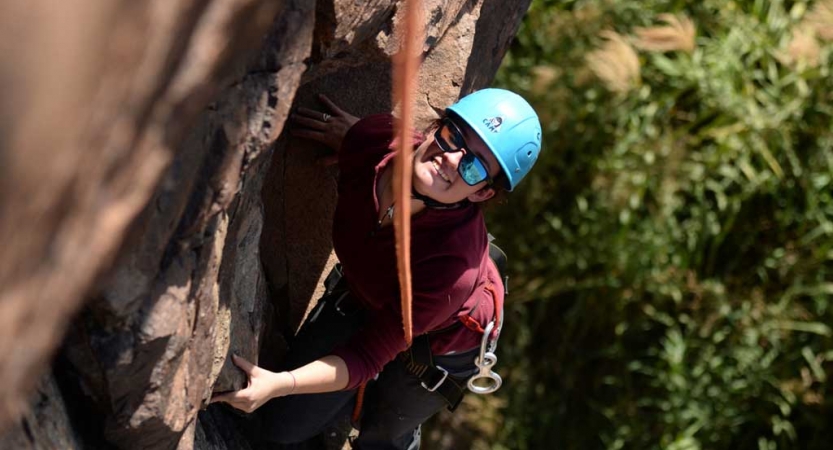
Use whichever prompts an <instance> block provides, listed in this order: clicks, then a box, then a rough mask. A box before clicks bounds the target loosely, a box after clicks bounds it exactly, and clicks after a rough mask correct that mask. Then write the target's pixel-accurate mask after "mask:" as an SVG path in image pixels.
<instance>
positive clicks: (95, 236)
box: [0, 0, 529, 450]
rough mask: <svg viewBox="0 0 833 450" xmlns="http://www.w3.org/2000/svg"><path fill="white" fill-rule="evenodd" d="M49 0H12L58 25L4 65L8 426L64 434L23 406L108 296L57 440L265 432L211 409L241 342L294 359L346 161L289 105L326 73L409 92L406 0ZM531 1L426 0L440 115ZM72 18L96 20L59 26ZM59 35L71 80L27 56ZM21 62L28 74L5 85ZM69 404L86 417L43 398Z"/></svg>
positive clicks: (345, 95) (1, 26)
mask: <svg viewBox="0 0 833 450" xmlns="http://www.w3.org/2000/svg"><path fill="white" fill-rule="evenodd" d="M29 3H30V4H31V5H32V6H33V7H32V8H31V9H29V10H26V9H24V8H22V7H18V6H17V5H16V4H14V2H12V4H3V5H2V6H0V30H6V29H10V30H11V31H10V32H18V33H22V32H31V33H33V35H35V36H41V37H42V39H41V40H40V41H38V40H37V39H36V40H33V41H32V42H30V43H29V44H26V45H31V46H32V47H31V48H29V47H26V48H24V49H15V51H13V52H10V56H9V58H8V61H11V62H13V63H14V62H19V63H20V64H18V66H15V67H19V68H18V69H14V70H12V69H9V68H8V67H12V66H11V65H9V66H8V67H7V66H6V65H3V66H0V94H3V95H0V242H3V243H6V242H13V244H14V245H10V246H7V248H5V249H4V253H3V254H2V256H0V321H2V323H0V325H2V327H0V330H2V331H0V380H2V381H3V382H4V387H3V390H2V391H0V429H2V427H3V426H4V425H5V426H7V427H11V428H10V432H9V433H8V434H7V435H6V436H4V437H3V438H2V439H18V440H19V439H24V440H25V439H28V440H29V442H30V443H32V442H34V444H32V445H33V446H34V447H31V448H43V447H47V448H48V447H50V445H49V444H43V445H40V446H39V444H37V442H36V441H38V440H39V439H46V438H40V437H37V436H40V435H37V436H35V434H32V433H30V432H27V431H26V429H27V428H26V427H25V426H22V425H20V424H21V423H23V422H17V424H18V425H14V422H12V420H13V417H21V416H20V414H21V411H22V406H21V405H24V404H25V403H26V402H25V401H24V400H25V397H22V396H21V395H20V394H19V393H20V392H27V390H28V391H29V392H31V389H33V386H34V384H35V383H33V382H32V381H31V380H37V376H38V374H39V373H40V372H41V371H43V369H44V367H45V365H46V361H47V360H48V357H49V354H50V352H52V351H53V350H54V348H55V346H56V343H57V342H58V340H59V338H60V336H61V333H63V332H64V330H65V329H66V326H67V324H68V323H69V319H70V317H71V316H72V313H73V312H74V311H75V310H76V309H77V308H78V307H79V305H80V304H81V302H82V299H86V300H87V302H86V305H85V307H84V308H83V310H82V311H81V312H80V314H78V315H77V316H75V319H74V320H73V321H72V322H71V324H70V327H69V330H70V331H69V333H68V334H67V335H66V337H65V338H64V342H63V346H62V347H61V350H60V353H59V356H60V358H59V361H60V363H59V364H57V365H56V367H55V373H56V376H57V377H58V380H59V381H60V383H59V385H60V386H61V391H62V392H64V393H65V394H67V393H68V394H71V398H72V400H71V401H72V403H73V405H74V407H73V408H71V409H70V412H69V413H70V414H82V415H87V416H89V417H88V418H89V419H91V420H92V423H93V424H95V426H87V427H82V428H79V427H78V426H74V425H73V424H72V423H70V421H69V420H64V421H63V422H61V423H62V424H64V425H62V428H61V427H53V429H55V430H63V431H56V433H57V434H59V435H62V436H64V438H66V439H67V440H66V442H68V444H67V446H57V447H56V448H75V447H72V445H77V444H73V442H80V439H83V440H84V441H85V442H92V443H95V445H96V446H98V447H101V448H106V447H114V448H154V449H156V448H159V449H165V448H169V449H174V448H176V449H182V450H187V449H192V448H200V449H225V448H244V449H245V448H251V449H252V450H257V449H258V446H257V444H255V443H253V442H254V441H253V440H251V439H250V438H251V436H245V433H244V432H239V431H232V430H230V428H231V424H233V423H234V418H233V416H232V417H231V418H230V417H229V416H227V415H218V414H217V413H216V408H213V407H212V408H209V409H208V410H204V411H202V412H200V410H201V409H202V408H204V407H205V402H206V401H207V400H208V399H209V397H210V395H211V393H212V391H213V392H222V391H228V390H235V389H240V388H242V387H244V386H245V383H246V378H245V375H244V374H243V373H242V372H241V371H240V370H239V369H237V368H236V367H234V366H233V364H232V363H231V360H230V354H231V353H237V354H239V355H241V356H244V357H246V358H247V359H249V360H251V361H254V362H259V363H260V364H261V365H264V366H266V367H270V366H274V364H275V363H277V362H279V360H280V357H281V354H282V353H283V351H285V347H286V344H285V338H286V337H288V336H290V335H291V334H292V333H294V332H295V330H296V329H297V327H298V325H299V324H300V323H301V321H302V320H303V317H304V315H305V314H306V312H307V309H308V308H309V306H310V305H311V301H312V300H314V299H315V298H317V297H318V296H319V295H320V293H321V287H320V286H321V281H322V279H323V278H324V277H325V276H326V274H327V273H328V271H329V269H330V268H331V267H332V265H333V264H334V263H335V258H334V256H333V254H332V250H331V248H332V247H331V241H330V239H331V238H330V236H331V227H332V221H331V217H332V215H333V211H334V207H335V186H336V180H337V171H336V169H335V168H333V167H322V166H321V165H319V164H317V160H318V159H319V158H320V157H321V156H323V155H324V154H325V153H326V150H325V149H323V148H321V147H320V146H318V145H315V144H314V143H311V142H308V141H301V140H298V139H293V138H291V137H290V136H289V135H288V133H282V131H283V129H284V123H285V121H286V120H287V116H288V114H289V111H290V108H291V107H292V106H293V105H295V106H298V105H303V106H306V107H311V108H317V109H321V108H322V107H323V106H322V105H321V104H319V103H318V102H317V100H316V96H317V95H318V94H320V93H324V94H326V95H328V96H329V97H330V98H331V99H333V100H334V101H335V102H336V103H337V104H339V105H340V106H342V107H343V108H344V109H346V110H347V111H349V112H351V113H353V114H355V115H358V116H362V115H366V114H370V113H377V112H386V111H390V110H392V109H394V108H393V106H392V105H391V97H390V88H391V80H390V76H391V75H390V73H391V70H390V59H391V56H392V55H393V54H394V53H395V52H396V50H397V48H398V42H397V39H396V36H397V32H396V31H397V29H398V27H399V26H400V21H401V16H402V4H403V3H404V2H403V1H401V0H372V1H366V2H356V1H352V0H318V1H317V2H312V1H309V0H280V1H276V0H164V1H162V0H153V1H148V2H138V3H137V2H131V1H128V0H121V1H117V2H110V3H108V6H107V7H102V6H100V5H99V6H95V5H91V4H89V3H90V2H87V3H88V4H85V5H73V6H71V7H70V6H69V5H67V6H55V5H54V4H53V3H52V2H45V1H43V0H32V1H31V2H29ZM59 3H61V5H63V3H62V2H59ZM82 3H83V2H82ZM92 3H95V2H92ZM528 5H529V1H528V0H525V1H521V2H514V3H512V2H500V1H497V0H426V1H425V2H423V6H424V8H425V11H424V17H425V21H426V39H425V43H424V46H423V51H424V64H423V68H422V72H421V76H420V87H419V95H418V103H417V121H418V125H424V124H426V123H428V121H430V120H432V119H433V118H435V117H437V113H438V112H439V111H441V110H442V109H443V108H444V107H445V106H447V105H448V104H450V103H452V102H453V101H454V100H456V98H457V97H458V96H459V95H460V94H461V93H466V92H468V91H471V90H474V89H478V88H481V87H484V86H485V85H487V84H488V83H489V82H490V81H491V79H492V77H493V76H494V73H495V71H496V70H497V67H498V64H499V62H500V60H501V59H502V57H503V54H504V52H505V49H506V47H507V46H508V44H509V40H510V39H511V37H512V36H513V35H514V33H515V31H516V30H517V27H518V25H519V23H520V19H521V17H522V15H523V13H524V11H525V10H526V9H527V7H528ZM20 16H26V17H27V19H28V20H29V21H30V22H31V24H33V26H32V27H31V30H28V29H27V30H24V29H22V28H21V27H20V25H19V24H15V23H14V21H13V20H11V21H10V20H9V17H20ZM273 18H275V19H274V20H273ZM64 23H71V24H76V25H79V26H81V28H83V30H81V31H79V30H77V29H75V28H74V27H72V29H71V30H63V31H61V33H63V34H61V33H58V34H55V33H57V32H55V31H53V30H51V29H50V27H57V28H56V29H57V30H59V31H60V30H61V27H60V26H59V25H60V24H64ZM5 25H9V26H10V28H5ZM4 32H5V31H0V37H3V36H4ZM69 38H72V39H69ZM64 41H67V42H69V43H70V44H71V48H70V49H69V50H65V51H69V53H67V54H64V53H61V52H60V51H59V50H60V45H59V44H60V43H62V42H64ZM6 42H7V41H3V40H2V39H0V49H2V50H5V48H4V47H3V46H4V45H7V44H6ZM37 45H51V46H53V47H49V48H50V49H53V48H54V49H58V50H53V51H54V52H55V54H56V55H57V56H56V57H55V59H54V60H53V64H55V65H56V66H55V67H51V68H50V70H49V71H48V72H49V73H55V72H60V71H61V70H64V69H66V70H67V77H66V79H63V80H61V83H62V84H61V85H60V86H59V85H57V84H55V83H57V82H56V81H55V80H53V78H54V77H49V76H45V75H43V73H45V72H46V71H43V69H42V67H40V66H38V65H37V64H36V62H37V61H35V62H32V61H31V58H28V57H27V55H31V54H35V53H36V50H39V48H38V47H36V46H37ZM258 46H260V50H259V51H250V50H248V49H255V50H256V49H257V48H258ZM24 50H25V51H24ZM4 54H5V52H4ZM70 56H71V57H70ZM79 61H82V62H87V63H88V64H81V63H79ZM41 63H42V61H41ZM30 66H31V67H30ZM39 69H40V70H39ZM59 69H60V70H59ZM7 81H9V83H11V82H15V84H21V86H23V88H21V89H17V90H15V91H14V92H11V91H10V92H8V94H9V96H5V94H6V93H7V92H6V91H7V90H8V89H6V88H7V87H8V85H9V83H7ZM39 83H40V84H39ZM63 86H67V87H68V88H70V91H66V90H65V89H64V87H63ZM44 92H46V93H49V95H50V96H49V97H44V96H43V95H45V94H44ZM19 104H26V105H27V107H26V108H24V109H23V110H18V109H15V108H14V106H16V105H19ZM56 111H57V112H56ZM58 112H60V113H61V114H58ZM9 130H12V131H14V132H7V131H9ZM45 151H49V152H50V153H49V154H48V155H47V154H45V153H44V152H45ZM82 151H83V153H82ZM27 152H29V153H27ZM82 155H83V156H88V158H82ZM33 158H35V159H33ZM43 180H50V181H49V182H48V183H47V182H44V181H43ZM12 186H13V187H14V189H12V188H11V187H12ZM13 233H14V237H15V239H12V236H13ZM47 301H48V302H49V303H48V307H47V306H45V305H47V303H46V302H47ZM24 340H25V342H27V344H31V345H27V347H26V351H25V352H23V351H20V350H19V349H20V347H17V346H15V343H17V342H24ZM32 349H34V350H35V351H32ZM20 368H23V369H20ZM50 389H53V390H54V388H50ZM50 398H51V395H50ZM54 398H56V399H57V398H60V396H55V397H54ZM47 409H49V410H51V411H56V412H55V414H56V415H57V416H59V417H64V418H66V416H67V412H66V411H65V410H61V409H56V407H55V406H52V405H47V404H45V403H43V402H40V403H37V402H36V403H35V408H34V409H33V411H35V413H34V414H39V412H40V411H46V410H47ZM198 413H199V414H198ZM26 417H27V418H30V419H27V420H29V422H27V423H30V424H31V423H34V422H32V420H31V417H35V416H31V415H30V416H26ZM198 417H199V418H198ZM29 428H31V425H30V426H29ZM21 433H22V434H21ZM64 433H65V434H64ZM76 435H77V437H76ZM32 436H35V437H32ZM335 436H336V437H335V438H333V439H330V440H329V441H327V442H326V444H324V445H325V446H326V448H338V447H340V445H341V444H342V443H343V442H344V435H343V434H339V433H336V435H335ZM325 441H326V439H325ZM336 441H338V442H336ZM0 442H15V443H17V442H24V441H11V440H9V441H0ZM43 442H46V441H43ZM21 445H23V444H21ZM21 448H29V447H25V446H24V447H21ZM293 448H298V447H293Z"/></svg>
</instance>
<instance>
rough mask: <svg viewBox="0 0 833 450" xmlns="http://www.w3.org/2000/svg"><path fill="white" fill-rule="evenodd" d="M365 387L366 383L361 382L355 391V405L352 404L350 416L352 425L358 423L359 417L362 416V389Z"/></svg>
mask: <svg viewBox="0 0 833 450" xmlns="http://www.w3.org/2000/svg"><path fill="white" fill-rule="evenodd" d="M366 387H367V383H362V384H360V385H359V390H358V392H356V404H355V406H353V415H352V416H350V418H351V419H352V420H353V424H354V425H358V424H359V419H361V418H362V406H363V405H364V390H365V388H366ZM342 417H344V416H342Z"/></svg>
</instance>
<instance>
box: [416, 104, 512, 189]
mask: <svg viewBox="0 0 833 450" xmlns="http://www.w3.org/2000/svg"><path fill="white" fill-rule="evenodd" d="M448 120H451V121H452V123H453V125H456V127H457V129H458V130H459V132H460V134H461V136H462V139H463V145H462V147H463V150H461V151H458V152H444V151H443V150H442V148H440V146H439V145H438V144H437V141H436V139H435V138H434V136H435V134H434V133H433V132H432V133H430V135H429V136H428V138H427V139H426V140H425V142H423V143H422V145H420V146H419V147H418V148H417V150H416V151H415V152H414V177H413V185H414V189H416V191H417V192H419V193H420V194H423V195H427V196H428V197H431V198H432V199H434V200H436V201H438V202H442V203H457V202H459V201H462V200H464V199H468V200H469V201H472V202H482V201H485V200H488V199H490V198H492V196H494V194H495V191H494V188H491V187H489V186H488V183H487V181H485V180H484V181H481V182H480V183H477V184H475V185H474V186H470V185H469V184H468V183H466V182H465V180H463V178H462V177H461V176H460V173H459V172H458V170H457V169H458V167H459V165H460V162H461V159H462V158H463V157H464V156H466V154H467V153H468V152H471V153H473V154H474V156H476V157H477V158H478V159H479V160H480V161H481V162H482V165H483V167H484V168H485V169H486V170H487V171H488V173H489V176H490V177H491V178H494V177H496V176H497V175H498V174H499V173H500V165H499V164H498V162H497V159H495V156H494V155H493V154H492V152H491V151H490V150H489V148H488V147H487V146H486V144H485V143H484V142H483V140H481V139H480V137H479V136H477V134H476V133H475V132H474V131H473V130H472V129H471V128H469V127H468V126H467V125H466V124H465V122H462V121H460V120H452V119H448ZM444 126H449V125H444ZM444 131H448V130H444ZM444 135H447V133H444ZM452 145H453V144H452ZM446 147H448V145H447V144H446ZM484 188H486V189H484Z"/></svg>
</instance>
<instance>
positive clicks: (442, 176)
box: [431, 160, 451, 183]
mask: <svg viewBox="0 0 833 450" xmlns="http://www.w3.org/2000/svg"><path fill="white" fill-rule="evenodd" d="M431 165H432V166H434V170H436V171H437V173H438V174H440V178H442V179H443V180H445V181H446V182H447V183H451V179H450V178H448V175H446V174H445V172H443V170H442V169H441V168H440V165H439V164H437V161H436V160H431Z"/></svg>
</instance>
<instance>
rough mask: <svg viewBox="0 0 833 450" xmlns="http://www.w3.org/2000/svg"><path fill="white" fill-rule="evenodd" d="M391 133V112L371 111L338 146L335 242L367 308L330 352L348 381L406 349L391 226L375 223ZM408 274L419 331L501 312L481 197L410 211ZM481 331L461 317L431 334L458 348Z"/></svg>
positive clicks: (439, 344) (474, 341)
mask: <svg viewBox="0 0 833 450" xmlns="http://www.w3.org/2000/svg"><path fill="white" fill-rule="evenodd" d="M392 137H393V118H392V117H391V116H390V115H375V116H369V117H367V118H365V119H362V120H361V121H359V122H358V123H356V124H355V125H354V126H353V127H352V128H351V129H350V131H349V132H348V133H347V135H346V136H345V139H344V142H343V143H342V147H341V149H340V151H339V170H340V176H339V182H338V204H337V206H336V212H335V219H334V224H333V245H334V247H335V252H336V255H337V256H338V259H339V260H340V262H341V264H342V267H343V269H344V276H345V277H346V280H347V283H348V285H349V287H350V289H351V291H352V292H353V294H354V295H355V296H356V297H357V299H358V300H359V301H360V302H361V303H362V304H363V305H364V306H365V308H366V309H367V310H368V311H369V314H370V317H369V320H368V321H367V322H366V325H365V326H364V328H363V329H362V330H361V331H360V332H359V333H357V335H355V336H354V337H353V338H352V339H351V340H350V341H349V342H348V343H347V344H346V345H343V346H341V347H339V348H337V349H336V350H335V351H334V352H333V353H334V354H335V355H337V356H340V357H341V358H342V359H344V361H345V362H346V364H347V368H348V370H349V373H350V381H349V383H348V386H347V389H352V388H354V387H356V386H358V385H359V384H361V383H362V382H364V381H367V380H368V379H370V378H372V377H373V376H375V375H376V374H377V373H378V372H380V371H381V370H382V367H384V365H385V364H387V363H388V362H389V361H391V360H392V359H393V358H394V357H396V355H397V354H399V353H400V352H402V351H404V350H406V349H407V345H406V343H405V335H404V332H403V327H402V313H401V306H400V296H399V281H398V278H397V267H396V250H395V248H396V244H395V240H394V230H393V227H392V226H386V227H382V228H379V226H378V217H379V206H378V205H379V202H378V199H377V197H376V182H377V180H378V179H379V175H380V173H381V171H382V169H383V168H385V167H386V166H387V165H388V164H393V156H394V153H393V152H392V150H391V141H392ZM411 276H412V280H413V324H414V327H413V332H414V336H418V335H420V334H423V333H425V332H428V331H433V330H438V329H442V328H445V327H447V326H449V325H451V324H453V323H454V322H457V321H458V317H459V316H461V315H466V314H469V313H471V315H472V317H474V318H475V319H476V320H477V321H478V322H479V323H480V324H481V325H482V326H485V325H486V324H487V323H488V322H489V321H490V320H492V318H493V317H494V314H495V299H494V298H493V294H492V292H495V293H496V295H497V296H498V298H497V299H496V300H497V304H498V305H499V307H502V305H503V284H502V282H501V280H500V275H499V274H498V271H497V269H496V268H495V266H494V264H493V263H492V261H491V260H490V259H489V245H488V234H487V232H486V225H485V222H484V220H483V215H482V214H481V212H480V209H479V208H478V207H477V206H475V205H468V206H466V207H463V208H460V209H454V210H435V209H430V208H426V209H424V210H423V211H421V212H420V213H418V214H417V215H415V216H413V217H412V220H411ZM487 283H491V285H492V286H494V290H493V291H492V290H488V289H486V285H487ZM472 310H473V312H472ZM481 337H482V334H480V333H477V332H475V331H472V330H469V329H468V328H466V327H463V326H460V327H457V328H456V329H454V330H453V331H449V332H444V333H441V334H438V335H435V336H432V338H431V347H432V350H433V353H434V354H437V355H443V354H450V353H454V352H461V351H465V350H469V349H472V348H475V347H477V346H479V345H480V339H481Z"/></svg>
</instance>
